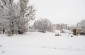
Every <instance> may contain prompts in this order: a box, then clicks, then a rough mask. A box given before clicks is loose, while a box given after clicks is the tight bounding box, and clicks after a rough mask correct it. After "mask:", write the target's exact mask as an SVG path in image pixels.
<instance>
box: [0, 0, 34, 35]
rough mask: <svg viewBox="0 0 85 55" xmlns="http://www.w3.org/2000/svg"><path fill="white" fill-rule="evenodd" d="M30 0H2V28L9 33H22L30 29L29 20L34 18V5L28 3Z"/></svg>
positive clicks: (0, 10) (0, 17)
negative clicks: (16, 0)
mask: <svg viewBox="0 0 85 55" xmlns="http://www.w3.org/2000/svg"><path fill="white" fill-rule="evenodd" d="M27 4H28V0H19V1H18V2H17V3H15V2H14V0H0V20H3V21H4V22H1V21H0V23H1V24H3V25H1V27H2V29H5V32H6V33H7V34H10V35H13V34H22V33H24V32H26V31H27V30H28V28H27V26H28V21H29V20H33V19H34V14H35V12H34V11H35V10H34V9H33V6H30V5H27Z"/></svg>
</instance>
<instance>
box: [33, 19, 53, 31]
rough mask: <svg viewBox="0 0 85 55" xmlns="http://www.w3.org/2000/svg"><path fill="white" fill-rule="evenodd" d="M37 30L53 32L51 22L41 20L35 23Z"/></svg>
mask: <svg viewBox="0 0 85 55" xmlns="http://www.w3.org/2000/svg"><path fill="white" fill-rule="evenodd" d="M34 27H35V29H37V30H38V31H40V32H46V31H51V30H52V28H51V22H50V21H49V20H48V19H39V20H37V21H35V23H34Z"/></svg>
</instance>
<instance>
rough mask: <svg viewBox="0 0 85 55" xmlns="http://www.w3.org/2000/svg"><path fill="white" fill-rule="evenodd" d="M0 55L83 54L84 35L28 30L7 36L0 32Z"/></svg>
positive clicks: (84, 50)
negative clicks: (21, 33) (72, 35)
mask: <svg viewBox="0 0 85 55" xmlns="http://www.w3.org/2000/svg"><path fill="white" fill-rule="evenodd" d="M0 55H85V36H74V37H71V34H67V33H64V34H61V36H55V33H50V32H47V33H39V32H28V33H26V34H24V35H13V36H12V37H8V36H6V35H2V34H0Z"/></svg>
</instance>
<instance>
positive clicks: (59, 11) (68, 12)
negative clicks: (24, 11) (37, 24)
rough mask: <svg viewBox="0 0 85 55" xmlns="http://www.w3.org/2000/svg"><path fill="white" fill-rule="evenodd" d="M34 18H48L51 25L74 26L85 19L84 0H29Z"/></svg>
mask: <svg viewBox="0 0 85 55" xmlns="http://www.w3.org/2000/svg"><path fill="white" fill-rule="evenodd" d="M29 3H30V4H32V5H34V7H35V9H36V10H37V11H36V18H37V19H38V18H40V17H42V18H48V19H49V20H51V21H52V23H66V24H68V25H75V24H76V23H77V22H79V21H80V20H82V19H85V0H30V1H29Z"/></svg>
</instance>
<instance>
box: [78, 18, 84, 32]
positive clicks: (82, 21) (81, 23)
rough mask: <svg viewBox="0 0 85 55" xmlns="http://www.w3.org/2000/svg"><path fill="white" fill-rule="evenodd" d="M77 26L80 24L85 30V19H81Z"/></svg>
mask: <svg viewBox="0 0 85 55" xmlns="http://www.w3.org/2000/svg"><path fill="white" fill-rule="evenodd" d="M77 26H80V27H81V28H82V30H83V31H84V32H85V20H81V22H79V23H78V24H77Z"/></svg>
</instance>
